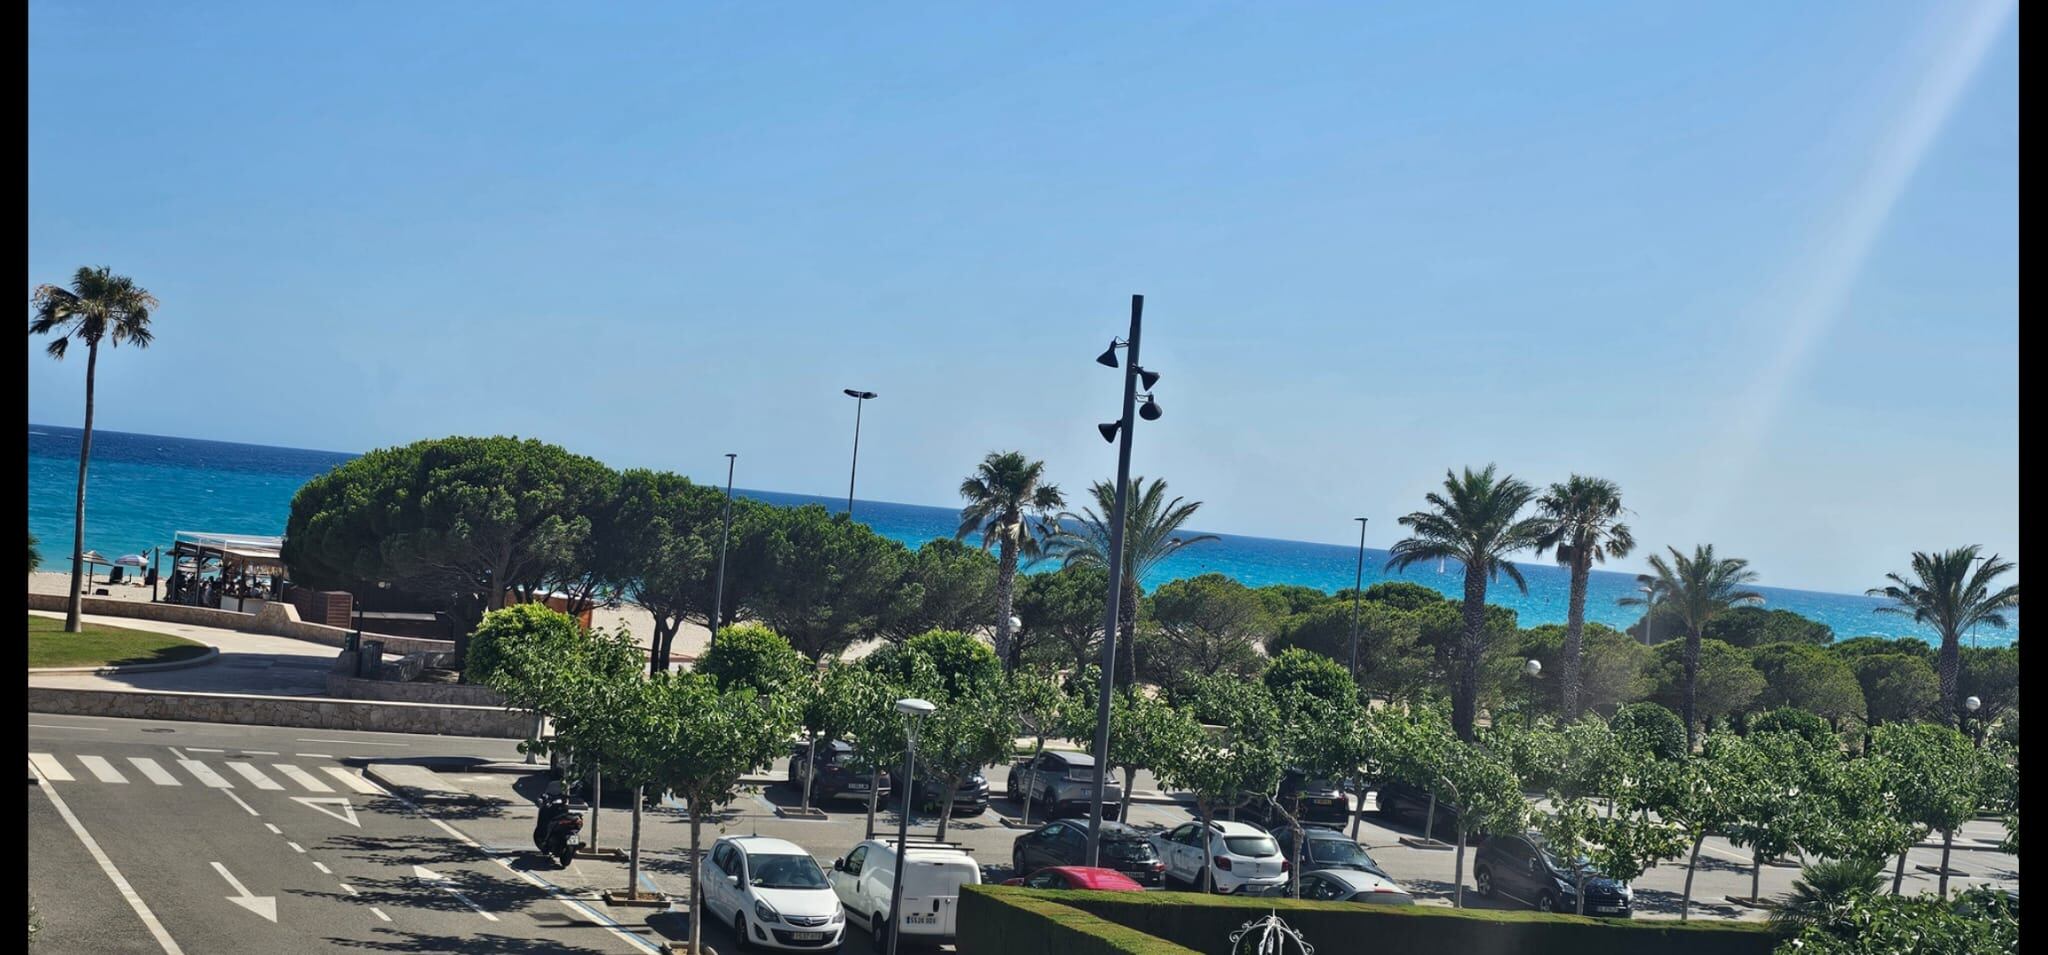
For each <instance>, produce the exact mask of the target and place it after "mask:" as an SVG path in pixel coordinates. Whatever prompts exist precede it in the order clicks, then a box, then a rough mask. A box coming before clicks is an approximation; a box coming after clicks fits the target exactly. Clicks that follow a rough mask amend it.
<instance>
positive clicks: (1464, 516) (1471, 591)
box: [1387, 464, 1547, 742]
mask: <svg viewBox="0 0 2048 955" xmlns="http://www.w3.org/2000/svg"><path fill="white" fill-rule="evenodd" d="M1493 470H1494V469H1493V465H1491V464H1489V465H1487V466H1486V469H1485V470H1483V471H1473V470H1472V469H1471V468H1466V469H1464V474H1463V475H1457V474H1453V473H1451V472H1449V471H1445V472H1444V493H1442V494H1437V493H1434V492H1432V493H1430V494H1429V495H1428V496H1427V497H1426V498H1425V500H1427V501H1428V502H1429V506H1430V508H1431V509H1430V510H1427V511H1416V512H1415V513H1413V514H1409V515H1408V516H1406V517H1403V518H1401V519H1400V524H1401V526H1403V527H1406V528H1408V533H1409V534H1410V535H1411V536H1410V537H1408V538H1407V539H1406V540H1402V541H1399V542H1397V543H1395V544H1394V546H1393V548H1392V549H1391V550H1389V551H1388V552H1387V553H1388V554H1389V557H1388V560H1387V567H1388V568H1389V569H1392V570H1397V571H1400V570H1407V569H1408V567H1409V566H1411V565H1413V564H1419V563H1426V562H1428V561H1432V560H1439V559H1443V558H1449V559H1451V560H1455V561H1457V562H1458V563H1459V565H1461V566H1463V567H1464V568H1465V606H1464V621H1465V634H1464V640H1463V641H1462V644H1461V645H1460V646H1459V647H1458V648H1457V654H1456V656H1455V658H1454V659H1455V660H1456V663H1457V667H1458V675H1457V681H1456V682H1455V683H1453V684H1452V686H1451V726H1452V727H1453V728H1455V729H1456V730H1457V731H1458V736H1459V738H1461V739H1463V740H1465V741H1466V742H1471V741H1472V739H1473V735H1472V722H1473V718H1474V716H1475V710H1476V709H1477V708H1478V701H1479V658H1480V656H1481V654H1482V653H1484V651H1485V649H1486V585H1487V583H1488V582H1489V581H1491V580H1493V579H1494V578H1496V577H1498V576H1500V575H1501V574H1506V575H1507V577H1508V579H1509V580H1512V581H1514V582H1515V586H1516V587H1518V588H1520V589H1521V590H1522V592H1523V593H1527V592H1528V591H1529V584H1528V582H1527V581H1524V580H1523V579H1522V572H1521V571H1520V570H1517V569H1516V568H1515V565H1514V564H1512V563H1509V562H1508V561H1507V559H1506V558H1507V556H1508V555H1509V554H1512V553H1514V552H1516V551H1519V550H1524V549H1526V548H1529V547H1533V546H1535V545H1536V543H1537V542H1538V541H1540V540H1541V539H1542V537H1543V531H1544V528H1545V527H1546V526H1547V525H1546V524H1545V523H1544V521H1543V520H1542V519H1541V518H1534V517H1522V516H1521V513H1522V508H1523V507H1525V506H1527V505H1528V503H1529V500H1530V498H1532V497H1534V496H1535V494H1536V492H1535V489H1533V488H1531V487H1530V486H1529V485H1527V484H1525V483H1523V482H1521V481H1518V480H1516V479H1515V478H1514V477H1512V476H1508V475H1503V476H1501V477H1498V478H1496V477H1495V476H1494V473H1493Z"/></svg>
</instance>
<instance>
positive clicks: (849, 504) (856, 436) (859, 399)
mask: <svg viewBox="0 0 2048 955" xmlns="http://www.w3.org/2000/svg"><path fill="white" fill-rule="evenodd" d="M841 390H843V391H845V392H846V396H847V397H848V398H852V399H853V467H852V468H850V469H848V470H847V472H846V516H847V517H849V518H850V517H852V516H853V477H854V475H856V474H859V473H860V412H861V409H862V408H865V407H867V403H868V399H869V398H873V397H876V395H875V393H874V392H872V391H860V390H857V389H853V388H844V389H841Z"/></svg>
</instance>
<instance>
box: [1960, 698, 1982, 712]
mask: <svg viewBox="0 0 2048 955" xmlns="http://www.w3.org/2000/svg"><path fill="white" fill-rule="evenodd" d="M1983 705H1984V701H1983V700H1980V699H1978V698H1976V697H1974V696H1973V697H1970V698H1969V699H1967V700H1964V701H1963V707H1964V708H1965V709H1968V710H1969V711H1970V712H1972V713H1975V712H1977V710H1978V709H1979V708H1980V707H1982V706H1983Z"/></svg>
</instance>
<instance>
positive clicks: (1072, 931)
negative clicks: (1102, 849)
mask: <svg viewBox="0 0 2048 955" xmlns="http://www.w3.org/2000/svg"><path fill="white" fill-rule="evenodd" d="M1062 894H1065V895H1071V894H1075V893H1062ZM955 924H956V925H957V926H958V927H959V933H960V935H959V938H958V939H956V940H955V941H956V945H955V947H957V948H958V949H959V950H960V951H962V952H973V953H974V955H1198V953H1197V952H1195V951H1194V950H1192V949H1187V948H1183V947H1181V946H1179V945H1175V944H1174V943H1172V942H1168V941H1165V940H1163V939H1158V938H1153V937H1152V936H1150V935H1147V934H1145V933H1143V932H1140V931H1138V930H1136V929H1132V928H1125V927H1124V926H1121V925H1118V924H1116V923H1114V922H1110V921H1106V920H1104V919H1102V918H1099V917H1097V916H1094V915H1090V914H1088V913H1087V912H1083V911H1081V910H1080V909H1077V908H1074V907H1072V906H1068V905H1061V904H1060V903H1058V902H1055V901H1053V900H1051V899H1049V898H1046V897H1045V894H1044V893H1042V892H1036V891H1032V892H1026V891H1024V890H1022V889H1017V888H1013V887H1006V886H985V885H963V886H961V887H960V913H959V918H958V919H957V920H956V922H955Z"/></svg>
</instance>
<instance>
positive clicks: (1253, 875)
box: [1152, 821, 1292, 895]
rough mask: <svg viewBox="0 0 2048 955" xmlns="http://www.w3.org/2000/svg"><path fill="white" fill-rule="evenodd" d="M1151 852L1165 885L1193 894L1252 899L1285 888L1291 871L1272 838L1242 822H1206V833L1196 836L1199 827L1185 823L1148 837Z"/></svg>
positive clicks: (1197, 824) (1200, 829)
mask: <svg viewBox="0 0 2048 955" xmlns="http://www.w3.org/2000/svg"><path fill="white" fill-rule="evenodd" d="M1152 847H1153V848H1154V849H1157V850H1158V851H1159V858H1160V860H1161V861H1164V862H1165V863H1166V881H1167V882H1168V883H1175V882H1178V883H1181V884H1183V885H1189V886H1193V887H1194V888H1195V889H1196V890H1197V891H1215V892H1221V893H1223V894H1225V895H1243V894H1258V893H1259V892H1260V891H1262V890H1264V889H1266V888H1267V887H1269V886H1275V885H1280V884H1282V883H1284V882H1286V881H1287V872H1288V870H1289V869H1290V868H1292V867H1291V866H1290V865H1289V864H1288V862H1287V860H1286V859H1285V858H1283V857H1282V856H1281V855H1280V844H1279V843H1277V842H1274V841H1273V837H1272V836H1270V835H1267V834H1266V831H1265V830H1264V829H1260V828H1259V827H1257V826H1253V825H1248V824H1246V823H1242V822H1224V821H1217V822H1212V823H1210V824H1209V831H1207V832H1203V831H1202V824H1201V823H1199V822H1190V823H1187V824H1185V825H1182V826H1180V827H1178V828H1175V829H1172V830H1169V831H1167V832H1162V833H1159V834H1158V835H1155V836H1153V837H1152ZM1212 860H1213V861H1214V863H1215V865H1214V868H1213V870H1212V868H1211V866H1210V862H1211V861H1212ZM1212 871H1213V872H1214V873H1215V876H1214V879H1215V885H1213V886H1212V885H1210V878H1211V876H1210V873H1211V872H1212Z"/></svg>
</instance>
